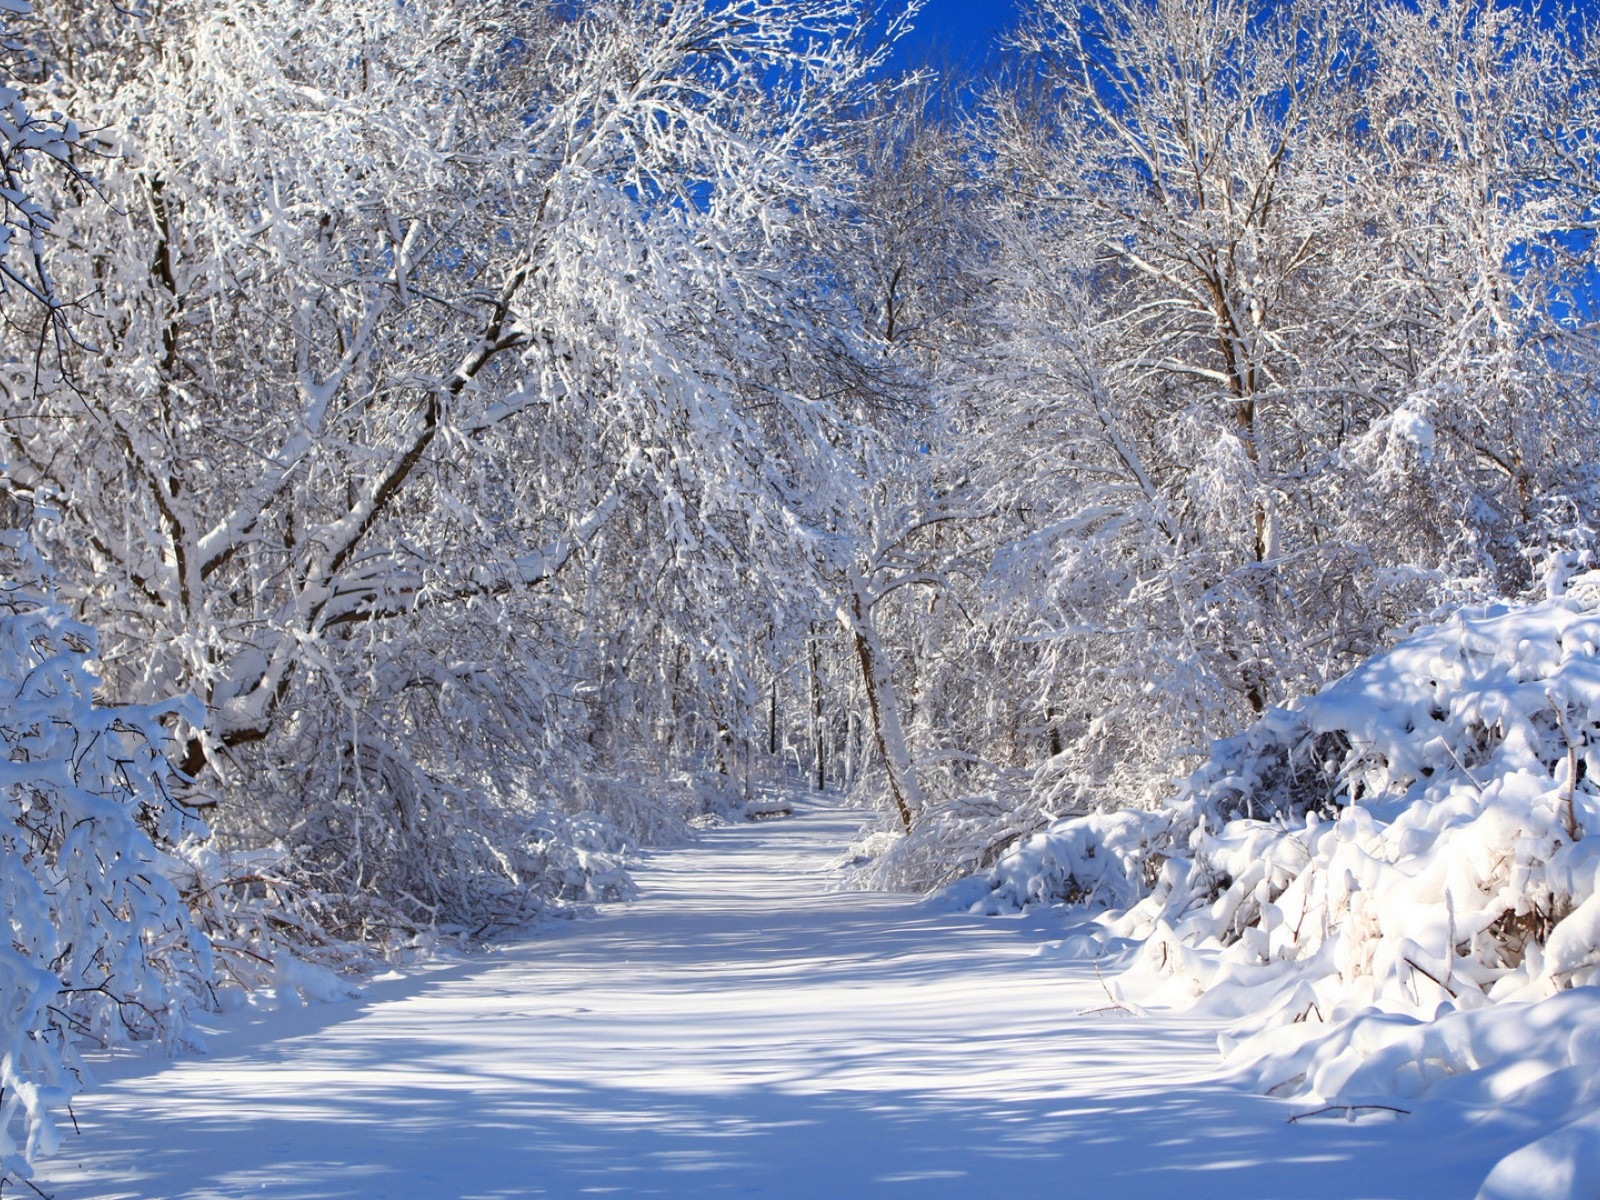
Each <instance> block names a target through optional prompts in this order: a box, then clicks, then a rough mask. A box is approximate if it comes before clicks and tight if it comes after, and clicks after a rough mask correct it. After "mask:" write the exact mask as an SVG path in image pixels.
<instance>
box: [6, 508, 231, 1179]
mask: <svg viewBox="0 0 1600 1200" xmlns="http://www.w3.org/2000/svg"><path fill="white" fill-rule="evenodd" d="M3 498H4V502H5V505H6V506H7V509H8V513H7V515H8V516H15V515H17V514H15V513H13V512H11V511H9V510H10V509H12V508H15V507H16V506H18V505H23V504H25V503H26V502H24V501H19V500H16V499H14V498H13V497H12V496H11V495H10V494H9V493H5V494H4V497H3ZM8 523H12V524H25V523H26V522H25V520H23V521H14V522H8ZM0 564H3V570H0V914H3V915H0V921H3V923H4V924H3V928H4V933H5V936H4V937H0V1178H4V1177H5V1176H7V1175H15V1176H24V1177H25V1176H26V1174H27V1171H28V1162H29V1160H31V1159H32V1158H33V1157H34V1156H35V1155H37V1154H38V1153H40V1152H41V1151H45V1150H48V1149H49V1148H50V1147H51V1146H52V1144H53V1142H54V1136H55V1135H54V1127H53V1124H52V1120H51V1115H50V1111H49V1109H50V1105H51V1104H52V1103H55V1102H57V1101H58V1100H59V1099H61V1098H62V1097H64V1095H65V1094H66V1093H67V1092H68V1091H70V1090H71V1089H72V1087H73V1086H74V1084H75V1082H76V1080H77V1079H78V1078H79V1076H80V1072H81V1063H80V1059H79V1054H80V1050H81V1048H83V1047H85V1046H91V1047H110V1046H126V1045H132V1044H141V1043H142V1044H161V1045H167V1046H171V1045H176V1044H181V1043H183V1042H184V1040H185V1039H186V1038H187V1037H188V1034H189V1018H190V1014H191V1012H192V1011H193V1010H194V1009H195V1008H196V1006H198V1005H203V1004H204V1003H205V1002H206V1001H207V999H208V989H209V985H210V982H211V978H212V959H211V954H210V948H209V946H208V944H207V941H206V938H205V937H204V935H203V934H201V933H200V932H199V931H197V930H196V928H195V927H194V924H193V922H192V921H191V920H190V917H189V913H188V911H187V909H186V907H185V905H184V903H183V900H182V898H181V897H180V896H179V894H178V891H177V889H176V888H175V887H174V886H173V884H172V883H171V881H170V880H169V879H168V877H167V873H166V872H167V869H168V862H169V859H168V856H169V854H170V852H171V851H172V850H173V848H175V847H176V846H177V845H178V844H179V843H180V842H181V841H182V840H183V839H184V838H185V837H187V836H189V835H191V834H193V833H197V832H202V827H201V826H200V824H199V822H197V821H195V820H194V819H193V818H191V817H190V816H188V815H187V814H186V813H185V812H184V811H183V810H182V809H180V808H179V807H178V806H177V805H176V804H175V803H174V802H173V801H172V799H171V797H170V796H169V795H168V794H167V791H166V787H165V780H166V778H167V776H168V774H169V768H168V766H167V764H166V762H165V761H164V759H163V757H162V754H161V751H160V747H161V746H162V745H164V744H165V742H166V739H167V736H168V735H167V731H166V729H165V728H164V727H163V722H164V721H167V720H170V719H172V718H175V717H176V718H179V719H192V718H193V717H194V715H195V714H192V713H189V712H187V711H186V710H185V709H184V708H183V706H182V705H179V704H166V705H147V706H138V707H133V706H118V707H99V706H97V705H95V704H94V703H93V699H92V697H93V693H94V689H95V686H96V683H97V680H96V677H95V675H94V673H93V670H92V661H93V658H94V655H95V652H96V642H95V635H94V632H93V631H92V630H91V629H89V628H87V627H86V626H84V625H81V624H79V623H78V622H76V621H74V620H72V619H71V618H70V617H69V616H68V615H67V613H66V611H65V610H64V609H63V608H62V607H61V606H59V605H57V604H56V603H54V602H53V599H52V597H51V594H50V589H49V586H48V582H47V580H46V577H45V571H44V568H43V567H42V565H41V564H40V562H39V561H38V559H37V557H36V556H35V554H34V552H33V549H32V546H31V543H30V542H29V540H28V536H27V533H26V532H25V530H23V529H17V528H10V529H5V530H0Z"/></svg>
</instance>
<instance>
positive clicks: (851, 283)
mask: <svg viewBox="0 0 1600 1200" xmlns="http://www.w3.org/2000/svg"><path fill="white" fill-rule="evenodd" d="M1021 13H1022V15H1021V18H1020V22H1019V24H1018V25H1017V27H1016V28H1015V30H1014V31H1013V32H1012V34H1011V35H1010V36H1009V38H1008V40H1007V42H1006V44H1005V45H1004V46H1003V47H1002V48H1001V49H1000V50H999V52H998V53H997V55H996V56H995V57H994V58H993V59H992V60H991V63H990V66H989V67H988V68H987V69H986V70H985V71H984V72H983V73H981V74H980V75H978V76H977V77H975V78H967V79H962V80H958V81H946V80H943V79H941V78H939V77H938V76H937V75H935V74H933V73H931V72H912V73H909V74H907V73H896V72H897V69H896V68H894V67H893V65H892V59H891V52H892V50H893V47H894V44H895V41H896V38H897V37H898V35H899V34H900V33H901V31H902V30H903V29H904V27H905V25H906V23H907V22H909V21H914V20H915V17H916V13H915V5H911V6H909V7H905V8H902V7H897V6H892V5H891V6H881V5H876V4H871V3H866V2H865V0H688V2H681V0H680V2H673V0H641V2H630V0H594V2H590V0H576V2H570V0H560V2H556V0H550V2H542V0H423V2H418V3H409V2H408V3H397V2H396V0H120V2H118V3H112V2H111V0H104V2H103V3H95V2H89V0H31V3H27V2H24V0H0V14H3V17H4V21H5V32H6V40H5V42H4V52H3V53H4V69H5V72H6V75H7V79H6V81H5V86H4V91H3V93H0V101H3V103H4V105H5V108H4V112H3V113H0V167H3V170H4V175H5V179H4V187H3V188H0V202H3V205H4V222H5V224H4V234H5V236H4V238H3V240H0V273H3V283H4V290H3V295H0V309H3V317H4V320H3V324H0V405H3V407H4V413H3V420H0V464H3V466H4V476H3V481H0V482H3V496H0V525H3V526H4V529H3V530H0V541H3V547H0V549H3V553H4V555H5V564H6V565H5V571H4V583H3V585H0V586H3V591H4V598H3V601H0V664H3V670H0V737H3V738H4V740H5V743H6V748H7V750H8V751H9V753H8V755H7V757H8V758H9V760H10V761H9V762H8V763H7V764H5V781H6V786H5V789H4V792H3V793H0V866H3V874H0V898H3V904H4V910H5V913H6V918H7V920H8V921H9V927H10V931H11V936H10V937H9V938H8V939H0V941H3V943H4V944H0V1036H3V1041H0V1053H3V1055H4V1057H3V1059H0V1158H4V1159H5V1163H4V1166H3V1168H0V1171H18V1172H20V1171H25V1170H26V1166H25V1163H26V1160H27V1159H28V1158H30V1157H31V1156H32V1155H34V1154H35V1153H36V1152H37V1150H38V1147H39V1146H40V1145H42V1144H44V1141H42V1140H41V1139H48V1136H49V1119H48V1109H49V1107H50V1105H51V1104H52V1103H54V1102H55V1101H56V1099H58V1098H59V1096H60V1094H61V1091H60V1089H63V1088H70V1087H71V1086H73V1078H72V1073H73V1062H74V1061H75V1055H76V1054H77V1053H78V1052H79V1050H80V1049H81V1048H82V1047H83V1046H85V1045H94V1044H98V1045H105V1044H111V1043H117V1042H131V1041H157V1042H165V1043H167V1044H174V1045H175V1044H181V1042H182V1039H183V1037H184V1030H185V1027H186V1021H187V1014H190V1013H192V1011H193V1010H194V1009H195V1008H196V1007H197V1006H201V1007H209V1006H215V1005H217V1004H225V1003H228V1002H229V1001H228V997H229V995H230V994H235V993H237V992H239V991H240V990H241V989H243V990H248V989H254V988H262V987H290V988H300V989H301V990H304V991H307V992H311V993H313V994H316V993H320V992H323V991H326V990H328V989H330V988H335V987H337V983H336V981H335V980H334V977H333V975H331V974H329V973H328V972H327V968H328V967H329V966H336V965H337V964H338V963H339V962H340V961H341V960H343V959H347V958H349V957H350V956H352V955H355V954H357V953H358V951H357V950H356V949H354V948H353V947H356V946H361V947H365V949H364V950H362V951H359V952H360V953H383V952H389V951H394V950H397V949H398V948H400V947H402V946H403V945H405V944H406V943H407V942H408V941H413V940H415V939H416V938H418V937H419V936H422V935H425V934H428V933H430V932H431V931H436V930H446V931H452V932H456V933H460V934H465V935H467V936H474V937H476V936H485V935H488V934H492V933H493V932H495V931H498V930H504V929H507V928H511V927H515V926H517V925H519V924H522V923H525V922H526V921H528V920H529V919H531V918H534V917H536V916H537V915H539V914H540V913H541V912H544V911H547V910H553V909H559V908H561V907H562V906H564V905H569V904H572V903H574V902H579V903H581V902H584V901H592V900H597V899H603V898H609V897H615V896H621V895H626V894H627V891H628V888H629V883H628V879H627V875H626V872H625V857H626V853H627V851H628V850H629V848H631V847H636V846H639V845H642V844H651V843H659V842H662V841H667V840H671V839H673V838H676V837H680V836H682V835H683V833H684V831H685V830H686V829H687V828H688V822H689V821H690V820H691V819H692V818H695V817H697V816H700V815H703V814H704V813H706V812H708V811H710V812H723V813H729V812H732V811H735V807H736V805H737V804H738V803H739V802H740V801H742V800H743V799H744V798H745V797H746V796H747V795H748V792H749V789H750V787H751V781H752V779H753V778H754V779H756V780H759V779H762V778H769V777H772V776H774V775H777V774H780V773H793V774H796V775H803V776H804V777H805V778H807V779H809V780H810V781H811V782H812V783H813V784H814V785H817V786H828V787H848V788H851V789H854V790H855V791H856V792H857V793H859V794H860V795H862V796H866V797H870V798H871V800H872V801H873V803H874V805H875V806H876V807H878V808H879V810H880V811H881V812H882V814H883V816H882V820H881V822H880V823H879V825H877V826H876V827H874V828H873V829H871V830H868V831H865V832H864V836H863V840H862V842H861V844H860V846H859V847H858V849H859V850H860V853H859V855H858V856H857V863H856V866H855V867H854V868H853V879H854V881H855V882H856V883H857V884H859V885H863V886H878V887H891V888H898V889H907V890H923V889H929V888H933V887H937V886H940V885H943V884H947V883H949V882H951V881H953V880H956V879H959V878H961V877H964V876H970V875H972V874H974V873H975V872H982V871H988V870H989V869H990V868H992V867H994V866H995V865H996V864H997V863H998V862H1000V861H1001V860H1002V857H1003V856H1005V855H1006V854H1007V852H1008V851H1012V850H1013V849H1014V848H1015V847H1018V846H1019V845H1025V844H1027V839H1028V838H1030V837H1031V836H1032V835H1035V834H1038V833H1040V832H1041V831H1042V830H1045V829H1046V828H1047V827H1049V826H1051V825H1052V824H1053V823H1056V822H1062V821H1070V820H1072V819H1074V818H1085V819H1092V816H1093V815H1094V814H1101V815H1104V814H1115V813H1118V812H1121V811H1124V810H1131V811H1136V812H1148V811H1153V810H1157V809H1159V808H1161V807H1162V806H1163V805H1165V804H1167V803H1168V802H1169V801H1171V800H1172V799H1173V797H1174V795H1176V794H1177V791H1178V789H1177V788H1176V785H1175V782H1174V781H1175V780H1178V779H1181V778H1183V777H1185V776H1187V775H1189V773H1190V772H1192V771H1194V770H1195V769H1196V768H1198V767H1200V766H1201V764H1202V763H1203V762H1204V761H1205V760H1206V758H1207V755H1208V754H1209V752H1210V747H1211V744H1212V742H1213V740H1215V739H1221V738H1229V737H1234V736H1236V735H1240V734H1241V733H1242V732H1244V731H1246V730H1247V729H1250V728H1252V727H1253V725H1254V723H1255V722H1256V721H1257V720H1258V719H1262V718H1264V717H1270V716H1271V714H1272V713H1274V711H1276V710H1277V709H1278V708H1280V707H1281V706H1283V705H1286V704H1288V703H1289V702H1290V701H1291V700H1294V699H1295V698H1296V697H1299V696H1303V695H1309V694H1312V693H1315V692H1317V691H1318V690H1319V689H1321V688H1324V687H1325V686H1327V685H1329V684H1331V683H1332V682H1333V681H1335V680H1337V679H1338V678H1339V677H1341V676H1343V675H1345V674H1346V673H1347V672H1349V671H1350V670H1352V669H1353V668H1355V667H1357V666H1358V665H1360V664H1361V663H1363V662H1364V661H1366V660H1368V659H1369V658H1371V656H1373V655H1375V654H1378V653H1380V652H1383V651H1386V650H1388V649H1389V648H1391V647H1393V646H1395V645H1396V644H1397V643H1399V642H1400V641H1401V640H1402V639H1404V638H1405V637H1407V636H1408V635H1410V634H1412V633H1414V632H1415V631H1417V630H1418V629H1420V628H1423V627H1425V626H1428V625H1431V624H1433V623H1436V622H1438V621H1441V620H1443V619H1445V618H1446V617H1447V616H1448V615H1449V614H1450V613H1452V612H1454V611H1456V610H1458V609H1460V608H1462V607H1463V606H1466V605H1472V604H1481V603H1486V602H1493V601H1507V602H1517V601H1529V600H1533V599H1545V598H1547V597H1551V598H1554V597H1558V596H1559V595H1560V594H1561V592H1562V589H1563V587H1564V586H1565V581H1566V580H1567V578H1568V577H1569V576H1571V575H1573V574H1574V573H1575V572H1580V571H1582V570H1583V569H1584V568H1586V567H1587V566H1588V565H1589V564H1590V562H1591V558H1592V554H1593V550H1594V546H1595V540H1596V536H1597V533H1596V529H1595V526H1594V522H1595V517H1596V513H1597V511H1600V508H1597V501H1600V496H1597V494H1596V488H1597V483H1600V474H1597V469H1596V466H1595V455H1594V450H1593V448H1594V446H1595V445H1596V444H1597V441H1596V438H1597V435H1600V411H1597V407H1596V386H1595V384H1596V370H1597V368H1600V358H1597V351H1600V342H1597V339H1596V325H1595V314H1594V312H1593V301H1594V293H1593V288H1594V284H1595V281H1596V273H1595V229H1596V222H1597V220H1600V204H1597V201H1600V150H1597V131H1600V53H1597V51H1596V50H1595V48H1594V46H1593V43H1592V41H1591V40H1590V37H1589V31H1588V30H1586V29H1584V28H1580V27H1579V26H1578V25H1577V24H1575V23H1572V22H1569V15H1568V14H1567V13H1565V12H1563V11H1560V10H1554V9H1552V10H1535V9H1533V8H1529V7H1526V6H1519V5H1511V4H1505V5H1500V4H1495V3H1490V2H1487V0H1419V2H1416V3H1408V2H1404V0H1275V2H1270V3H1269V2H1265V0H1036V2H1033V3H1029V4H1026V5H1024V6H1022V9H1021ZM1563 711H1564V710H1563ZM1318 734H1319V736H1320V735H1322V734H1326V735H1327V736H1330V737H1331V736H1334V735H1333V734H1332V733H1328V732H1327V731H1326V730H1319V731H1318ZM1452 744H1453V743H1452ZM1585 744H1586V743H1585ZM1568 745H1569V747H1570V746H1571V745H1572V743H1571V741H1570V739H1569V743H1568ZM1349 748H1350V744H1349V742H1348V741H1346V742H1345V743H1344V750H1346V751H1348V750H1349ZM1323 757H1324V758H1328V752H1326V750H1324V755H1323ZM1329 761H1330V762H1331V761H1332V760H1331V759H1330V760H1329ZM1471 765H1473V764H1471V763H1469V764H1467V766H1469V767H1470V766H1471ZM1328 769H1329V770H1330V771H1336V770H1338V769H1341V768H1340V764H1339V763H1338V762H1333V764H1332V766H1330V767H1329V768H1328ZM1465 769H1466V768H1463V770H1465ZM1563 778H1564V779H1565V783H1564V786H1565V788H1566V794H1567V801H1568V807H1569V810H1570V809H1571V807H1572V804H1573V803H1574V802H1573V799H1572V796H1573V793H1574V791H1575V790H1577V791H1579V792H1581V793H1583V794H1587V793H1588V792H1589V791H1592V790H1593V789H1594V787H1595V785H1594V784H1593V782H1592V777H1591V776H1587V774H1586V773H1583V774H1582V775H1581V777H1580V773H1579V772H1578V770H1577V766H1576V759H1573V762H1572V764H1571V765H1569V767H1568V773H1567V774H1566V776H1564V777H1563ZM1350 802H1353V799H1352V800H1351V801H1350ZM1296 815H1297V816H1298V815H1299V814H1296ZM1200 827H1201V828H1202V830H1204V828H1205V825H1204V822H1203V821H1202V822H1201V826H1200ZM1213 832H1215V830H1214V829H1213ZM1569 832H1575V830H1569ZM841 849H842V848H841ZM1156 866H1159V864H1156ZM1154 869H1156V868H1155V867H1152V870H1154ZM1146 882H1147V883H1148V882H1149V881H1146ZM996 886H999V885H998V884H997V885H996ZM1053 898H1057V899H1066V898H1070V897H1068V896H1064V895H1063V896H1056V897H1053ZM1122 899H1123V901H1124V902H1125V903H1131V902H1133V901H1134V900H1135V899H1137V896H1136V895H1133V894H1129V895H1125V896H1123V898H1122ZM1491 916H1492V915H1491ZM19 1139H27V1140H26V1142H25V1141H23V1140H19Z"/></svg>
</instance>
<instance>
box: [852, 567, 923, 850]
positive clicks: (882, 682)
mask: <svg viewBox="0 0 1600 1200" xmlns="http://www.w3.org/2000/svg"><path fill="white" fill-rule="evenodd" d="M850 584H851V594H850V601H849V605H848V607H846V608H841V609H840V610H839V617H840V620H841V621H843V623H844V626H845V628H846V629H848V630H849V631H850V634H851V636H852V637H853V638H854V640H855V647H856V658H857V659H858V660H859V662H860V664H861V683H862V686H863V687H864V688H865V689H866V693H867V711H868V713H869V715H870V716H871V718H872V733H873V737H874V738H875V739H876V741H877V743H878V752H879V753H880V754H882V755H883V766H884V771H885V773H886V774H887V775H888V777H889V792H890V794H891V795H892V796H893V797H894V806H895V809H896V810H897V811H898V812H899V814H900V823H901V824H902V825H903V826H904V827H905V830H906V832H907V833H909V832H911V820H912V817H913V816H914V815H915V814H916V813H918V812H920V811H922V809H923V808H925V807H926V801H925V800H924V798H923V795H922V788H921V786H920V785H919V784H918V783H917V777H916V773H915V772H914V771H913V770H912V766H911V752H910V750H909V749H908V748H907V746H906V736H905V731H904V729H902V728H901V725H900V702H899V698H898V696H897V695H896V693H895V687H894V675H893V672H892V670H891V667H890V663H889V660H888V659H887V658H886V657H885V655H884V653H883V646H882V644H881V643H880V642H879V640H878V631H877V630H876V629H875V628H874V627H873V625H872V620H871V613H872V604H871V601H870V599H869V598H868V596H867V587H866V582H865V581H864V580H863V579H862V578H861V577H860V576H859V575H856V574H854V573H852V574H851V577H850Z"/></svg>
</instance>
